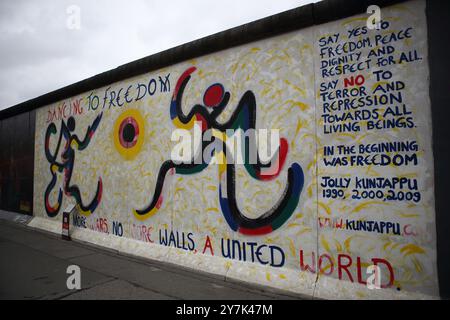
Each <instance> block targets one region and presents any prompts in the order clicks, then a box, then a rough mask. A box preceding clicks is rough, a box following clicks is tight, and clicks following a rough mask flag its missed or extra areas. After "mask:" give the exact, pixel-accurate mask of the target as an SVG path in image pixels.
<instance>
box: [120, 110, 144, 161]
mask: <svg viewBox="0 0 450 320" xmlns="http://www.w3.org/2000/svg"><path fill="white" fill-rule="evenodd" d="M144 132H145V126H144V118H143V117H142V115H141V113H140V112H139V110H137V109H128V110H126V111H124V112H122V113H121V114H120V115H119V117H118V118H117V119H116V122H115V124H114V131H113V139H114V146H115V147H116V150H117V151H118V152H119V154H120V155H121V156H122V157H123V158H124V159H125V160H133V159H134V158H135V157H136V156H137V155H138V153H139V152H140V151H141V148H142V144H143V143H144Z"/></svg>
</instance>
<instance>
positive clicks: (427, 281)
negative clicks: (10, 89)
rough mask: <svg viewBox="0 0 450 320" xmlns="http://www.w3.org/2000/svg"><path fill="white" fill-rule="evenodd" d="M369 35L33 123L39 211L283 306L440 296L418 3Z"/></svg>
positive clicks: (268, 55) (177, 71) (239, 63)
mask: <svg viewBox="0 0 450 320" xmlns="http://www.w3.org/2000/svg"><path fill="white" fill-rule="evenodd" d="M366 19H367V16H366V15H358V16H354V17H349V18H346V19H343V20H339V21H334V22H331V23H327V24H324V25H320V26H315V27H312V28H307V29H302V30H298V31H294V32H290V33H287V34H283V35H280V36H276V37H273V38H268V39H264V40H260V41H256V42H253V43H248V44H245V45H242V46H238V47H235V48H231V49H228V50H224V51H220V52H217V53H214V54H210V55H206V56H202V57H199V58H197V59H192V60H189V61H184V62H182V63H179V64H176V65H172V66H168V67H166V68H163V69H160V70H155V71H152V72H149V73H146V74H143V75H139V76H136V77H133V78H130V79H126V80H123V81H120V82H117V83H113V84H111V85H109V86H107V87H103V88H98V89H95V90H93V91H91V92H86V93H84V94H81V95H78V96H76V97H70V98H68V99H66V100H64V101H60V102H58V103H55V104H52V105H49V106H46V107H44V108H41V109H40V110H39V111H38V112H37V117H36V146H35V168H36V173H35V186H34V187H35V192H34V197H35V198H34V206H35V208H34V212H35V213H36V215H37V216H38V217H40V218H42V219H44V220H45V221H47V222H48V221H58V222H59V219H60V215H59V213H60V212H61V208H64V206H66V205H67V204H69V203H74V204H76V205H77V206H78V209H79V215H78V216H76V217H75V219H74V220H73V223H74V225H75V226H76V227H78V228H77V229H80V230H85V229H87V231H91V230H92V231H96V233H86V236H85V237H87V238H86V239H88V240H89V239H91V238H92V239H94V237H95V236H94V234H98V233H102V234H104V235H107V237H105V238H102V240H101V241H104V242H105V241H106V242H105V244H106V245H110V246H112V243H115V242H114V241H116V240H115V239H117V238H120V239H130V240H133V241H138V242H139V243H142V244H145V246H146V247H145V248H147V249H145V250H148V251H151V252H160V256H161V257H162V258H161V259H173V261H178V262H177V263H183V264H185V263H188V262H189V261H190V262H191V263H192V265H199V266H203V268H204V269H205V270H216V269H217V270H225V271H217V272H227V275H228V276H231V277H238V278H241V279H245V280H249V281H254V282H258V283H262V284H265V285H269V286H274V287H278V288H283V289H287V290H292V291H295V292H310V291H308V290H311V288H315V289H314V290H315V293H316V294H317V295H319V296H322V297H333V296H334V294H335V293H336V292H337V293H336V294H337V295H338V296H343V297H362V298H364V297H371V296H373V295H375V294H376V292H377V291H380V290H382V291H384V292H390V294H392V295H394V296H395V295H399V294H401V293H403V292H406V293H411V292H414V293H418V294H424V295H431V296H434V295H437V276H436V275H437V271H436V256H435V255H436V248H435V216H434V207H433V203H434V199H433V174H434V173H433V159H432V150H431V115H430V103H429V99H428V94H427V93H428V82H427V79H428V65H427V43H426V39H427V37H426V21H425V19H426V18H425V3H424V1H420V0H418V1H409V2H406V3H402V4H398V5H394V6H392V7H388V8H385V9H383V17H382V22H381V24H380V28H379V29H378V30H377V29H375V30H371V29H368V28H367V27H366ZM75 124H76V125H75ZM269 131H270V133H271V134H270V137H271V142H272V141H274V142H275V143H274V144H270V152H269V154H267V151H268V150H269V148H265V147H263V146H262V141H263V139H262V138H261V137H262V136H261V135H260V134H261V132H264V133H265V132H269ZM237 132H239V133H244V134H243V135H237V134H236V133H237ZM79 136H81V137H83V138H82V139H80V138H79ZM184 137H189V139H188V140H189V143H187V144H186V145H187V146H188V148H187V149H183V148H184V147H181V148H180V146H185V145H184V144H183V143H184V142H185V140H184ZM192 137H193V138H192ZM191 138H192V140H191ZM186 141H187V140H186ZM231 142H235V143H236V142H237V145H233V144H231V146H232V147H230V143H231ZM174 154H177V155H179V156H180V158H182V159H178V158H177V159H175V158H174ZM236 159H240V160H241V161H236ZM44 220H43V221H44ZM110 243H111V244H110ZM133 246H134V244H133ZM174 252H178V253H177V254H175V253H174ZM182 253H183V254H182ZM155 254H156V253H155ZM158 254H159V253H158ZM181 257H182V258H181ZM176 259H184V260H176ZM208 259H212V260H208ZM371 268H372V269H371ZM373 268H375V269H373ZM368 270H377V271H376V272H378V273H370V272H369V273H368ZM374 276H376V278H377V279H376V280H377V282H376V284H375V287H374V288H373V287H371V285H372V284H373V283H372V280H373V278H374Z"/></svg>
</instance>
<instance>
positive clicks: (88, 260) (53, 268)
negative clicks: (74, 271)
mask: <svg viewBox="0 0 450 320" xmlns="http://www.w3.org/2000/svg"><path fill="white" fill-rule="evenodd" d="M0 257H1V258H0V299H233V300H248V299H257V300H266V299H293V298H294V297H293V296H289V295H285V294H284V292H280V293H278V292H277V291H273V290H271V289H270V292H266V291H262V290H260V289H259V288H257V287H256V288H255V287H252V286H251V285H248V286H247V285H245V284H240V283H232V282H228V281H227V282H225V281H222V280H220V279H216V278H213V277H209V276H207V275H204V274H202V273H195V272H191V271H186V270H185V269H182V268H177V267H175V266H172V265H168V264H164V263H160V262H153V261H149V260H143V259H139V258H136V259H134V258H130V257H126V256H122V255H118V254H115V253H113V252H110V251H106V250H101V249H99V248H97V247H93V246H89V245H85V244H82V243H78V242H74V241H64V240H61V239H60V238H59V237H58V236H56V235H52V234H48V233H44V232H40V231H36V230H33V229H31V228H28V227H26V226H24V225H21V224H18V223H15V222H11V221H6V220H2V219H0ZM73 264H75V265H78V266H80V268H81V289H80V290H69V289H67V287H66V280H67V277H68V276H69V275H68V274H66V270H67V267H68V266H69V265H73Z"/></svg>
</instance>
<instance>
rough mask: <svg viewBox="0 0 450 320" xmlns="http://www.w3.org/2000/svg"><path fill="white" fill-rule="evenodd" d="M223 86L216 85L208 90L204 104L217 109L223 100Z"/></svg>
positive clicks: (204, 97)
mask: <svg viewBox="0 0 450 320" xmlns="http://www.w3.org/2000/svg"><path fill="white" fill-rule="evenodd" d="M223 94H224V90H223V86H222V85H221V84H220V83H215V84H213V85H211V86H210V87H209V88H208V89H206V91H205V94H204V96H203V103H204V104H205V106H207V107H210V108H211V107H217V106H218V105H219V103H221V102H222V99H223Z"/></svg>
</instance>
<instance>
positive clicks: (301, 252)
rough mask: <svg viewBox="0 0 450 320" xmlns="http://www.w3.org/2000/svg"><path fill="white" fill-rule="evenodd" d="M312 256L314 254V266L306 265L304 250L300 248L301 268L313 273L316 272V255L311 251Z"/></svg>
mask: <svg viewBox="0 0 450 320" xmlns="http://www.w3.org/2000/svg"><path fill="white" fill-rule="evenodd" d="M311 256H312V267H310V266H309V265H305V264H304V263H303V250H300V269H301V270H302V271H305V270H308V271H309V272H311V273H316V255H315V254H314V252H311Z"/></svg>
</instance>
